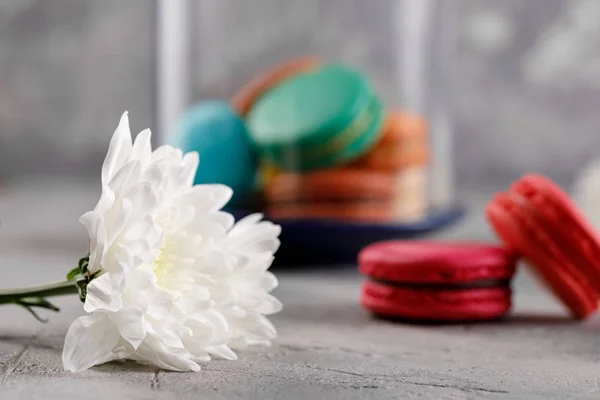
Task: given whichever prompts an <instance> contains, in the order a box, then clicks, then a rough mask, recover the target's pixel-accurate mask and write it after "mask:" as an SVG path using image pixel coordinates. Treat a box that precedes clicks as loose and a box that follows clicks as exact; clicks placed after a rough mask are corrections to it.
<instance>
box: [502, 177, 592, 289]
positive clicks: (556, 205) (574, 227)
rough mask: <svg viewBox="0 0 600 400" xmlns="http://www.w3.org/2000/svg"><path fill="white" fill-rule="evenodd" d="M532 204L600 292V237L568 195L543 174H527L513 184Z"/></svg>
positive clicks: (540, 217) (562, 246) (564, 249)
mask: <svg viewBox="0 0 600 400" xmlns="http://www.w3.org/2000/svg"><path fill="white" fill-rule="evenodd" d="M511 190H512V191H514V192H516V193H519V194H521V195H522V196H523V197H525V198H526V199H527V201H528V202H529V203H530V204H531V206H532V209H534V210H535V212H536V213H538V214H539V219H540V220H542V221H545V222H546V229H547V230H549V231H551V232H552V233H553V237H554V238H555V241H556V242H558V243H560V244H561V249H563V251H567V252H569V255H568V256H569V259H570V260H572V261H573V262H574V263H575V265H577V266H578V267H579V268H580V269H581V270H582V271H583V273H584V274H585V275H586V277H587V278H588V279H589V280H590V281H591V282H592V284H593V286H594V287H595V288H596V290H597V291H599V292H600V237H599V236H598V234H597V233H596V231H595V229H594V228H593V227H592V226H591V224H589V223H588V221H587V219H586V218H585V217H584V216H583V214H582V213H581V212H580V211H579V209H578V207H577V206H576V205H575V203H574V202H573V201H572V200H571V199H570V198H569V196H568V195H567V194H566V193H565V192H564V191H563V190H562V189H561V188H560V187H558V186H557V185H556V184H555V183H554V182H552V181H550V180H549V179H547V178H545V177H543V176H540V175H533V174H531V175H526V176H525V177H523V178H522V179H520V180H519V181H517V182H516V183H515V184H513V186H512V187H511Z"/></svg>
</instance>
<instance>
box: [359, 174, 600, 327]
mask: <svg viewBox="0 0 600 400" xmlns="http://www.w3.org/2000/svg"><path fill="white" fill-rule="evenodd" d="M486 214H487V217H488V219H489V221H490V223H491V225H492V227H493V228H494V230H495V231H496V233H497V234H498V236H499V237H500V239H501V240H502V241H503V243H504V247H498V246H492V245H484V244H473V243H471V244H469V243H454V244H451V243H443V242H440V243H435V242H422V243H419V242H402V241H392V242H384V243H378V244H374V245H371V246H369V247H367V248H365V249H364V250H363V251H362V252H361V254H360V255H359V263H360V271H361V272H362V273H363V274H365V275H367V276H368V281H367V282H366V283H365V284H364V285H363V296H362V303H363V306H364V307H365V308H367V309H368V310H370V311H372V312H373V313H375V314H377V315H382V316H386V317H401V318H405V319H411V320H414V319H418V320H427V321H467V320H468V321H472V320H475V321H477V320H488V319H495V318H498V317H501V316H503V315H505V314H506V313H507V312H508V311H509V309H510V297H511V292H510V279H511V278H512V276H513V274H514V271H515V264H516V262H517V260H518V258H523V259H524V260H525V261H526V262H527V264H529V265H530V266H531V267H532V268H533V270H534V271H535V272H536V274H537V275H538V276H539V277H540V278H541V280H542V281H543V282H544V283H545V285H546V286H548V287H549V288H550V289H551V290H552V292H554V293H555V294H556V295H557V297H558V298H559V299H560V300H561V301H562V302H563V303H564V304H565V305H566V306H567V308H568V309H569V310H570V311H571V314H572V315H573V317H574V318H578V319H583V318H586V317H589V316H590V315H591V314H593V313H594V312H595V311H596V310H597V308H598V301H599V300H600V236H599V235H598V234H597V233H596V232H595V230H594V228H593V227H592V226H591V225H590V223H589V222H587V220H586V219H585V217H584V216H583V215H582V213H581V212H580V211H579V210H578V208H577V206H576V205H575V204H574V203H573V201H571V199H570V198H569V196H568V195H567V194H566V193H565V192H564V191H563V190H561V189H560V188H559V187H558V186H557V185H556V184H555V183H554V182H552V181H551V180H549V179H548V178H545V177H543V176H541V175H536V174H528V175H526V176H524V177H523V178H521V179H520V180H518V181H517V182H515V183H514V184H513V185H512V186H511V187H510V188H509V189H508V190H507V191H505V192H502V193H499V194H497V195H496V196H495V197H494V198H493V199H492V200H491V201H490V202H489V204H488V205H487V207H486Z"/></svg>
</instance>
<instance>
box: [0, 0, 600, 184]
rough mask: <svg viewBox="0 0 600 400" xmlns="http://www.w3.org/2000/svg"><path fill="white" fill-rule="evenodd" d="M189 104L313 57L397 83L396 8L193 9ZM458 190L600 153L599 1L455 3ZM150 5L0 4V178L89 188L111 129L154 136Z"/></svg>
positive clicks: (345, 4) (565, 167)
mask: <svg viewBox="0 0 600 400" xmlns="http://www.w3.org/2000/svg"><path fill="white" fill-rule="evenodd" d="M197 3H198V8H199V10H198V15H197V16H196V18H195V23H194V29H193V33H192V35H194V37H193V43H192V46H193V53H192V57H194V59H195V67H194V66H192V70H191V71H190V73H191V77H192V80H193V81H192V85H193V88H192V89H193V97H194V98H195V99H200V98H203V97H220V98H226V97H227V96H230V95H231V94H232V93H233V92H234V91H235V90H236V89H237V88H238V87H239V86H240V85H241V84H242V83H244V82H245V81H246V80H247V79H249V78H250V77H251V76H252V75H253V74H255V73H256V72H257V71H258V70H259V68H260V67H262V66H264V65H265V63H266V65H268V63H269V62H270V61H276V60H278V59H280V58H282V57H286V56H291V55H295V54H303V53H306V52H308V51H310V50H313V51H315V52H318V53H326V54H329V53H330V54H331V55H332V56H333V57H334V58H341V59H344V60H346V61H349V62H352V63H354V64H357V65H359V66H360V67H363V68H366V69H367V71H368V72H369V74H370V76H371V77H373V79H374V80H375V81H378V82H379V83H380V87H389V85H386V82H383V83H382V81H385V79H386V77H387V76H390V75H392V74H393V72H390V70H389V69H390V68H392V67H393V63H392V62H391V61H390V60H393V59H394V58H395V57H397V56H396V55H395V54H394V48H395V47H394V43H395V41H397V40H398V36H397V35H395V34H394V32H393V31H394V28H395V26H396V25H397V23H398V20H396V21H394V20H393V19H390V18H391V17H390V15H392V17H393V9H394V7H395V6H396V5H395V3H399V2H398V1H394V0H380V1H377V2H370V3H372V4H369V5H368V6H367V5H366V3H365V2H363V1H351V0H349V1H344V0H306V1H301V2H300V1H277V0H252V1H248V2H245V1H244V2H239V1H234V0H200V1H198V2H197ZM451 3H453V5H454V6H455V7H456V13H455V15H456V21H455V27H456V39H457V43H456V56H455V65H454V67H453V69H452V77H453V81H452V85H453V86H452V92H451V94H452V96H451V97H452V100H453V108H454V111H455V114H454V143H453V146H454V154H455V157H454V160H455V161H454V164H455V169H456V176H457V182H458V185H459V187H462V186H465V185H467V186H469V185H478V184H489V183H490V182H499V183H505V182H508V181H510V180H511V179H514V178H516V177H518V176H519V175H520V174H521V173H523V172H524V171H529V170H533V171H539V172H543V173H546V174H548V175H550V176H551V177H553V178H555V179H557V180H559V181H561V183H565V184H566V183H569V181H570V179H571V178H572V177H573V174H574V173H575V172H576V171H577V170H578V169H579V168H580V167H581V166H582V165H584V164H585V163H586V162H587V161H588V160H590V158H592V157H594V156H596V155H600V136H599V134H598V126H600V113H598V112H597V104H598V103H599V100H600V90H599V89H600V54H599V53H598V52H597V51H596V49H597V48H598V45H599V42H600V32H599V28H598V25H597V23H596V22H597V21H598V18H600V3H599V2H597V1H596V0H577V1H572V0H532V1H527V2H524V1H521V0H504V1H502V2H498V1H493V0H455V1H451ZM157 10H158V6H157V5H156V3H155V2H153V1H147V0H128V1H119V0H88V1H85V2H82V1H78V0H53V1H51V2H48V1H42V0H2V1H0V179H2V181H4V182H8V181H13V182H14V181H16V180H20V179H29V178H27V176H30V175H39V174H43V175H48V176H51V175H57V176H58V175H63V176H69V177H72V176H75V175H81V176H84V177H87V176H92V177H97V176H98V168H99V165H100V163H101V160H102V158H103V156H104V153H105V151H106V148H107V147H106V146H107V144H108V140H109V138H110V135H111V134H112V132H113V130H114V126H115V124H116V121H117V120H118V118H119V116H120V114H121V112H122V111H123V110H125V109H127V110H129V111H130V116H131V120H132V129H133V131H134V132H137V131H139V130H141V129H142V128H144V127H147V126H150V127H153V128H155V126H154V125H155V124H156V120H155V118H153V115H154V114H155V113H154V110H155V104H156V98H155V96H156V95H157V91H156V90H155V89H156V81H155V75H156V65H157V60H156V56H157V32H156V28H157V16H156V13H157Z"/></svg>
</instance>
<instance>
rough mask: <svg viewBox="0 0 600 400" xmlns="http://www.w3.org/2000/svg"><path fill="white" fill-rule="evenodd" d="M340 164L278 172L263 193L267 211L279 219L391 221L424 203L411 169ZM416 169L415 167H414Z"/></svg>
mask: <svg viewBox="0 0 600 400" xmlns="http://www.w3.org/2000/svg"><path fill="white" fill-rule="evenodd" d="M409 172H411V171H408V172H407V174H403V175H399V174H395V173H390V172H385V171H378V170H371V169H360V168H352V167H343V168H335V169H328V170H322V171H315V172H311V173H307V174H299V173H290V172H280V173H279V174H277V175H275V176H274V177H272V179H271V180H270V181H269V183H268V185H267V187H266V190H265V198H266V201H267V204H268V212H269V215H270V216H272V217H273V218H280V219H305V218H308V219H317V218H319V219H333V220H348V221H364V222H368V221H373V222H392V221H399V220H404V219H415V218H418V217H420V216H422V214H423V212H424V211H425V202H424V201H423V199H422V198H421V197H420V196H415V195H414V193H415V192H418V190H416V189H418V187H416V188H415V186H420V185H421V182H420V180H419V179H418V178H419V176H418V175H415V174H412V175H411V174H409ZM415 172H416V171H415Z"/></svg>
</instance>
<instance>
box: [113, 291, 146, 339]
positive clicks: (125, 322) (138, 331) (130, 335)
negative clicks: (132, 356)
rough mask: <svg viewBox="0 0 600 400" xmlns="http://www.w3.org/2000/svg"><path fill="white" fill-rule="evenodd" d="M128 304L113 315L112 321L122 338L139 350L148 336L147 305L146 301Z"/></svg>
mask: <svg viewBox="0 0 600 400" xmlns="http://www.w3.org/2000/svg"><path fill="white" fill-rule="evenodd" d="M137 300H138V301H137V303H132V304H128V305H127V306H126V307H123V308H121V309H120V310H119V312H117V313H111V314H110V319H111V322H112V323H114V325H115V326H116V328H117V330H118V331H119V334H120V335H121V337H122V338H123V339H124V340H125V341H127V343H129V344H130V345H131V346H132V347H133V349H134V350H135V349H137V348H138V347H139V346H140V344H142V342H143V341H144V337H145V336H146V325H145V319H144V314H145V313H146V307H147V304H146V302H144V301H139V300H140V299H137Z"/></svg>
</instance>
